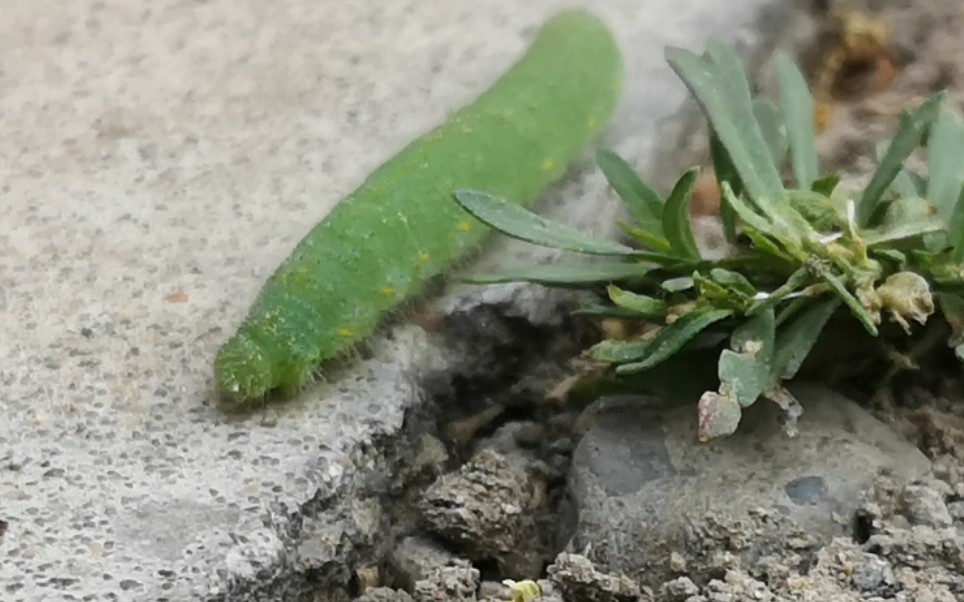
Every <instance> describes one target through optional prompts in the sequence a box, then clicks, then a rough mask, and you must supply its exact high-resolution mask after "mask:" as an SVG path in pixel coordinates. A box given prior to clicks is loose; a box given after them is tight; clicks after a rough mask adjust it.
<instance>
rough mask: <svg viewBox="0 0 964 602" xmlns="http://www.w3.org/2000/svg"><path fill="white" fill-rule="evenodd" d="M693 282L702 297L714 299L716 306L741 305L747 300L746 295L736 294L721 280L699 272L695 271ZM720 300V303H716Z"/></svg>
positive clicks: (709, 299)
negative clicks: (721, 282)
mask: <svg viewBox="0 0 964 602" xmlns="http://www.w3.org/2000/svg"><path fill="white" fill-rule="evenodd" d="M693 283H694V284H695V285H696V289H697V290H698V291H699V296H700V298H701V299H704V300H708V301H714V303H713V305H714V306H720V305H723V306H733V307H739V306H740V305H741V303H740V302H741V301H745V299H746V296H745V295H739V294H734V293H733V292H732V291H730V289H728V288H726V287H725V286H723V285H722V284H720V283H719V282H717V281H715V280H712V279H710V278H707V277H706V276H704V275H703V274H700V273H699V272H693ZM716 302H719V303H716Z"/></svg>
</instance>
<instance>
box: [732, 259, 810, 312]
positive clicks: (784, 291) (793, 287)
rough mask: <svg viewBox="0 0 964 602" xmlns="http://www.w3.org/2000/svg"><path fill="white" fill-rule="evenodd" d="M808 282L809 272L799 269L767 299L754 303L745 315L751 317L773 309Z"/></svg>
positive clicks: (805, 269)
mask: <svg viewBox="0 0 964 602" xmlns="http://www.w3.org/2000/svg"><path fill="white" fill-rule="evenodd" d="M809 280H810V272H809V271H808V270H807V268H799V269H798V270H797V271H795V272H794V273H792V274H790V277H789V278H787V281H786V282H784V283H783V284H782V285H781V286H780V287H779V288H777V289H776V290H775V291H773V292H772V293H770V294H769V295H768V296H767V297H765V298H762V299H759V300H758V301H757V302H756V303H754V304H753V306H752V307H750V309H748V310H747V312H746V315H748V316H753V315H756V314H758V313H760V312H763V311H767V310H771V309H773V308H774V307H775V306H776V304H777V303H779V302H780V301H782V300H783V299H784V298H785V297H786V296H787V295H789V294H790V293H793V292H796V291H797V290H799V289H800V288H803V287H804V286H806V284H807V282H808V281H809Z"/></svg>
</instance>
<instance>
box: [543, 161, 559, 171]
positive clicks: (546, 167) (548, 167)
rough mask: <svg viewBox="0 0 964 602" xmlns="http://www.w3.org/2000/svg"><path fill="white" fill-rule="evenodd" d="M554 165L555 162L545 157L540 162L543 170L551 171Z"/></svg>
mask: <svg viewBox="0 0 964 602" xmlns="http://www.w3.org/2000/svg"><path fill="white" fill-rule="evenodd" d="M555 166H556V162H555V161H553V160H552V159H546V160H545V161H543V162H542V169H543V170H545V171H552V169H553V168H555Z"/></svg>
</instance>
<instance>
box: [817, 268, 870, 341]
mask: <svg viewBox="0 0 964 602" xmlns="http://www.w3.org/2000/svg"><path fill="white" fill-rule="evenodd" d="M820 277H821V279H823V281H824V282H826V283H827V284H829V285H830V288H831V289H833V291H834V292H835V293H837V296H838V297H840V300H841V301H843V302H844V305H846V306H847V308H848V309H849V310H850V312H851V313H852V314H853V315H854V317H855V318H857V320H858V321H859V322H860V323H861V324H862V325H863V327H864V330H866V331H867V332H869V333H870V334H871V335H873V336H877V325H876V324H874V319H873V318H872V317H871V315H870V312H868V311H867V308H865V307H864V306H863V305H861V304H860V301H858V300H857V297H854V296H853V294H852V293H851V292H850V291H848V290H847V287H846V286H844V284H843V282H841V281H840V279H839V278H838V277H837V276H835V275H834V274H831V273H830V271H829V270H820Z"/></svg>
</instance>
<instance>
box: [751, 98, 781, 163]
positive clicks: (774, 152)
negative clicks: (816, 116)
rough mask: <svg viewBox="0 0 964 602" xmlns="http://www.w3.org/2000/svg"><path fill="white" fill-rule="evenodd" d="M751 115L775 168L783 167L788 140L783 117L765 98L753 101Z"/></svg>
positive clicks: (775, 106)
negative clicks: (754, 119) (757, 125)
mask: <svg viewBox="0 0 964 602" xmlns="http://www.w3.org/2000/svg"><path fill="white" fill-rule="evenodd" d="M753 114H754V115H756V121H757V123H758V124H759V125H760V133H761V134H763V140H765V141H766V144H767V148H769V149H770V159H771V160H772V161H773V164H774V165H775V166H777V167H780V166H782V165H783V162H784V161H785V160H786V158H787V150H788V148H789V140H788V138H787V127H786V125H784V123H783V116H782V115H780V109H778V108H777V105H775V104H773V103H772V102H771V101H769V100H767V99H765V98H755V99H753Z"/></svg>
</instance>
